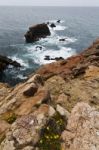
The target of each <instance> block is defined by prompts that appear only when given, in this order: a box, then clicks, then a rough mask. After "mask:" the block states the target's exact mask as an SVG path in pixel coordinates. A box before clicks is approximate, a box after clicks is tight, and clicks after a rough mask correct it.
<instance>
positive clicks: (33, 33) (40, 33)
mask: <svg viewBox="0 0 99 150" xmlns="http://www.w3.org/2000/svg"><path fill="white" fill-rule="evenodd" d="M50 34H51V33H50V30H49V28H48V26H47V24H45V23H43V24H38V25H35V26H32V27H30V28H29V31H28V32H27V33H26V34H25V38H26V42H27V43H32V42H35V41H38V40H39V39H40V38H45V37H46V36H49V35H50Z"/></svg>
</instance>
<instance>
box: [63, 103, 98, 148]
mask: <svg viewBox="0 0 99 150" xmlns="http://www.w3.org/2000/svg"><path fill="white" fill-rule="evenodd" d="M62 140H63V143H62V149H64V150H67V149H68V150H99V112H98V111H96V110H95V109H94V108H92V107H90V106H89V105H88V104H87V103H78V104H77V105H76V106H75V107H74V108H73V110H72V113H71V115H70V117H69V120H68V125H67V127H66V130H65V131H64V132H63V134H62Z"/></svg>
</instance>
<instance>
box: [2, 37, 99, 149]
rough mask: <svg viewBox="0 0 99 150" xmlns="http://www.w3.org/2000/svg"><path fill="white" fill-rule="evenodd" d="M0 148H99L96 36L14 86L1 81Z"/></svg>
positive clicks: (98, 63)
mask: <svg viewBox="0 0 99 150" xmlns="http://www.w3.org/2000/svg"><path fill="white" fill-rule="evenodd" d="M0 150H99V39H97V40H96V41H95V42H94V43H93V44H92V45H91V46H90V47H89V48H87V49H86V50H84V51H83V52H82V53H81V54H79V55H77V56H73V57H70V58H68V59H66V60H60V61H58V62H55V63H52V64H47V65H44V66H42V67H41V68H40V69H39V70H37V72H36V74H35V75H31V76H30V77H29V79H28V80H27V81H26V82H25V83H21V84H19V85H17V86H16V87H14V88H11V87H9V86H8V85H6V84H2V83H1V84H0Z"/></svg>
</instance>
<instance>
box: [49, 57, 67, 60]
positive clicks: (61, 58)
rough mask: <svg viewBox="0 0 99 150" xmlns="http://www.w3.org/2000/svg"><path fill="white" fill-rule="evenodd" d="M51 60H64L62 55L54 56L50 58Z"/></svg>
mask: <svg viewBox="0 0 99 150" xmlns="http://www.w3.org/2000/svg"><path fill="white" fill-rule="evenodd" d="M51 60H56V61H59V60H64V58H63V57H55V58H51Z"/></svg>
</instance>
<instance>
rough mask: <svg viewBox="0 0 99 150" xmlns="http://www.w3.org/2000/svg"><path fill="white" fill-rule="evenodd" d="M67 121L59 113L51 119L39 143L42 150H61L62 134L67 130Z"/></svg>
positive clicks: (43, 130) (44, 128)
mask: <svg viewBox="0 0 99 150" xmlns="http://www.w3.org/2000/svg"><path fill="white" fill-rule="evenodd" d="M65 125H66V120H65V118H64V117H62V116H60V115H59V113H57V114H56V115H55V116H54V117H52V118H51V119H49V121H48V122H47V124H46V125H45V126H44V127H43V129H42V130H41V138H40V141H39V143H38V147H39V149H40V150H61V133H62V131H63V130H64V129H65Z"/></svg>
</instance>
